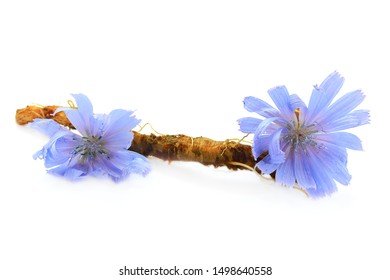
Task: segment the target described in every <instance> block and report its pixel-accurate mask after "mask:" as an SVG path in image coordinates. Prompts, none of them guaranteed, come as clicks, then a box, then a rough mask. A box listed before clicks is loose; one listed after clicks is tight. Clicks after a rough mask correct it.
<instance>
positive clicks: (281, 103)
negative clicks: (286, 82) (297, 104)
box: [268, 86, 294, 117]
mask: <svg viewBox="0 0 390 280" xmlns="http://www.w3.org/2000/svg"><path fill="white" fill-rule="evenodd" d="M268 94H269V96H270V97H271V98H272V100H273V102H274V103H275V105H276V107H277V108H278V109H279V111H280V112H281V113H282V115H283V116H284V117H290V116H291V115H292V114H293V113H294V110H291V107H290V94H289V93H288V91H287V88H286V87H285V86H278V87H274V88H271V89H269V90H268Z"/></svg>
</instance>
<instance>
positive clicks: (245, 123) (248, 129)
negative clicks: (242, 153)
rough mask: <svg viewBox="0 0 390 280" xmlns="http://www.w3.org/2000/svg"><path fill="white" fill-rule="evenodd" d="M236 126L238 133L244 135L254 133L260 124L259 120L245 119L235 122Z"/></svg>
mask: <svg viewBox="0 0 390 280" xmlns="http://www.w3.org/2000/svg"><path fill="white" fill-rule="evenodd" d="M237 122H238V125H239V126H240V131H242V132H244V133H255V131H256V130H257V127H258V126H259V124H260V123H261V122H262V120H260V119H256V118H252V117H246V118H241V119H238V120H237Z"/></svg>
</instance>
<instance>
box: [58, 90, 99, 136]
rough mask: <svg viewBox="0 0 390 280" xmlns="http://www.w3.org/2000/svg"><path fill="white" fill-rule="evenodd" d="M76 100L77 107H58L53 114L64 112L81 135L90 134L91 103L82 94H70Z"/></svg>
mask: <svg viewBox="0 0 390 280" xmlns="http://www.w3.org/2000/svg"><path fill="white" fill-rule="evenodd" d="M72 95H73V97H74V99H75V100H76V104H77V109H74V108H58V109H57V110H56V111H55V112H54V114H56V113H58V112H61V111H62V112H64V113H65V114H66V116H67V117H68V119H69V121H70V122H71V123H72V125H73V126H74V127H75V128H76V129H77V130H78V131H79V132H80V133H81V134H82V135H83V136H88V135H91V125H90V121H91V119H92V118H93V108H92V103H91V101H90V100H89V99H88V97H87V96H85V95H84V94H72Z"/></svg>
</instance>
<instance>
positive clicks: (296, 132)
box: [284, 109, 318, 150]
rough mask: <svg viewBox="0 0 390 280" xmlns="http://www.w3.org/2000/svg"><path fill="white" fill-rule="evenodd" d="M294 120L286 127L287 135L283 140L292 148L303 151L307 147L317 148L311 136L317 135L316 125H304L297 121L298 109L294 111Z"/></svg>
mask: <svg viewBox="0 0 390 280" xmlns="http://www.w3.org/2000/svg"><path fill="white" fill-rule="evenodd" d="M295 115H296V120H293V121H291V122H290V123H289V124H288V126H287V129H288V131H289V132H288V133H287V135H286V136H285V137H284V139H285V140H286V141H287V142H288V143H289V144H290V145H291V146H292V147H293V148H294V149H303V150H305V149H306V147H307V146H317V142H316V141H315V140H314V139H313V138H314V137H313V134H315V133H317V132H318V130H317V128H316V126H317V125H316V124H310V125H306V124H304V123H301V122H300V121H299V109H296V110H295Z"/></svg>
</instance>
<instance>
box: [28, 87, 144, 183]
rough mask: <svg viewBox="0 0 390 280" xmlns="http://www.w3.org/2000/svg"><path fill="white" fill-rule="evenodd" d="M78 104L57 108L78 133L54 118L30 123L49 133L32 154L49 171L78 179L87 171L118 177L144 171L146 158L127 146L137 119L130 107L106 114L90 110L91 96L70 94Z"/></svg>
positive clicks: (119, 178)
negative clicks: (44, 141)
mask: <svg viewBox="0 0 390 280" xmlns="http://www.w3.org/2000/svg"><path fill="white" fill-rule="evenodd" d="M73 96H74V98H75V100H76V103H77V107H78V109H77V108H60V109H57V111H56V112H55V113H57V112H60V111H63V112H64V113H65V114H66V116H67V117H68V119H69V120H70V122H71V123H72V124H73V126H74V127H75V128H76V129H77V130H78V132H79V134H76V133H73V132H72V131H70V130H68V129H67V128H65V127H63V126H61V125H59V124H57V123H56V122H55V121H53V120H47V119H35V120H34V122H32V123H31V124H30V126H31V127H33V128H36V129H38V130H40V131H41V132H43V133H45V134H46V135H48V136H49V137H50V140H49V142H48V143H47V144H46V145H45V146H44V147H43V148H42V150H40V151H38V152H37V153H36V154H35V155H34V158H35V159H37V158H40V159H44V160H45V167H46V168H48V173H51V174H55V175H60V176H64V177H66V178H69V179H77V178H80V177H82V176H86V175H88V174H92V175H106V176H107V175H108V176H109V177H111V178H112V179H113V180H114V181H119V180H121V179H123V178H125V177H126V176H128V175H129V174H130V173H138V174H142V175H146V174H147V173H148V172H149V171H150V165H149V162H148V160H147V159H146V158H145V157H144V156H143V155H140V154H138V153H136V152H132V151H129V150H128V148H129V147H130V145H131V142H132V140H133V133H132V132H131V129H133V128H134V127H135V126H136V125H137V124H138V123H139V122H140V120H138V119H136V118H135V117H134V116H133V112H132V111H126V110H120V109H118V110H113V111H112V112H111V113H110V114H108V115H97V114H93V108H92V104H91V102H90V100H89V99H88V97H87V96H85V95H83V94H74V95H73Z"/></svg>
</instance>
